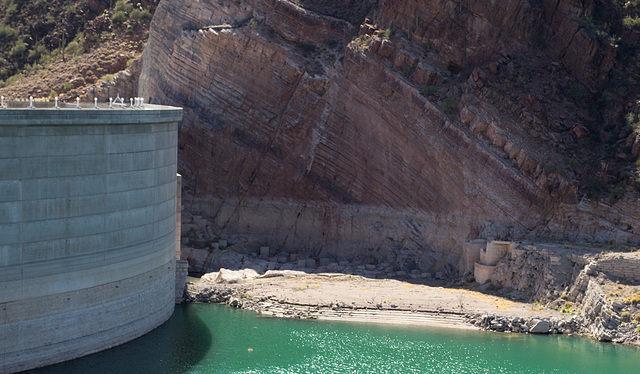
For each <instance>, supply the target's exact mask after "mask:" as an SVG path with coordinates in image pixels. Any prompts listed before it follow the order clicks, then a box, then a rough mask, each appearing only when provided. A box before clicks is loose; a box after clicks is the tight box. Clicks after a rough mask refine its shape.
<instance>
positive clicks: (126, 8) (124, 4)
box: [114, 0, 133, 13]
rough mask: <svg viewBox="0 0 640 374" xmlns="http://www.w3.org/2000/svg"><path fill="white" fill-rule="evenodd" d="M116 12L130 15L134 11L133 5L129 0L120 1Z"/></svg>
mask: <svg viewBox="0 0 640 374" xmlns="http://www.w3.org/2000/svg"><path fill="white" fill-rule="evenodd" d="M114 10H115V11H116V13H117V12H123V13H129V12H131V11H132V10H133V4H130V3H129V2H128V1H127V0H120V1H118V2H117V3H116V6H115V8H114Z"/></svg>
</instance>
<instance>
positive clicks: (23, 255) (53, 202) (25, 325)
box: [0, 100, 182, 373]
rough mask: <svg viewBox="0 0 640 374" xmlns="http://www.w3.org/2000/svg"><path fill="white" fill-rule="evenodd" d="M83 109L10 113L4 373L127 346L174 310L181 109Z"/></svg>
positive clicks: (4, 212)
mask: <svg viewBox="0 0 640 374" xmlns="http://www.w3.org/2000/svg"><path fill="white" fill-rule="evenodd" d="M131 104H133V102H132V103H131ZM83 105H84V106H86V107H84V108H83ZM83 105H81V104H80V103H77V104H76V103H73V104H71V105H61V107H58V105H57V104H56V107H57V108H54V107H53V104H52V103H51V104H48V105H47V106H48V107H46V108H45V107H44V104H42V103H41V104H40V105H38V104H37V103H32V104H31V105H29V103H28V102H27V103H24V102H23V103H13V105H5V103H4V102H3V105H2V108H1V109H0V373H13V372H18V371H22V370H28V369H31V368H35V367H40V366H45V365H49V364H53V363H57V362H61V361H65V360H69V359H73V358H76V357H80V356H83V355H87V354H90V353H93V352H97V351H100V350H103V349H106V348H110V347H113V346H115V345H118V344H122V343H124V342H127V341H129V340H132V339H134V338H136V337H139V336H141V335H143V334H145V333H147V332H149V331H150V330H152V329H154V328H156V327H157V326H159V325H160V324H162V323H163V322H165V321H166V320H167V319H168V318H169V317H170V316H171V314H172V313H173V309H174V300H175V299H174V295H175V271H176V269H175V267H176V238H177V234H178V233H177V228H176V202H177V189H176V183H177V176H176V164H177V137H178V133H177V127H178V122H179V121H180V120H181V118H182V109H180V108H175V107H166V106H158V105H144V102H143V101H142V100H136V104H135V105H129V103H126V105H125V104H124V103H123V104H117V105H113V106H112V107H108V106H106V105H105V106H98V105H97V104H95V106H94V104H93V103H91V104H83ZM7 106H8V107H9V108H7ZM20 106H21V108H20ZM17 107H18V108H17Z"/></svg>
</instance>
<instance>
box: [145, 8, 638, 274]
mask: <svg viewBox="0 0 640 374" xmlns="http://www.w3.org/2000/svg"><path fill="white" fill-rule="evenodd" d="M303 3H304V2H303ZM354 3H358V4H360V3H361V2H358V1H355V2H354ZM463 3H465V4H463V7H464V9H463V11H462V12H460V10H459V9H458V8H457V6H456V5H457V4H458V2H451V1H436V2H429V4H428V7H427V4H426V2H419V1H408V2H398V1H390V0H389V1H381V2H380V3H379V7H378V9H379V12H377V13H376V12H374V14H377V17H378V18H379V19H378V20H377V22H378V24H379V25H381V26H379V28H384V27H386V24H387V22H386V21H387V20H393V21H394V24H395V25H396V27H397V29H398V31H397V32H398V33H400V32H407V31H408V29H409V27H411V24H412V22H413V23H414V24H417V25H418V26H419V27H416V28H412V31H411V32H410V34H411V38H418V40H419V41H415V40H414V41H413V42H412V41H411V40H413V39H409V38H407V37H404V38H402V37H392V38H385V37H382V36H380V35H378V33H376V32H375V30H376V26H375V25H372V24H370V23H367V24H366V25H364V26H363V27H361V32H362V34H361V35H362V37H363V39H361V40H363V42H362V43H357V42H352V43H351V44H349V45H347V42H348V41H349V40H350V38H349V37H347V35H348V34H349V32H350V30H355V29H356V28H357V27H358V26H360V25H350V24H349V23H348V22H346V21H345V20H341V19H337V18H334V17H331V16H325V15H322V14H319V13H315V12H313V11H311V10H308V9H303V8H301V7H299V6H297V5H296V4H294V3H291V2H288V1H276V0H243V1H237V2H230V3H224V2H217V1H212V0H204V1H172V0H169V1H163V2H162V3H161V4H160V6H159V7H158V9H157V11H156V13H155V16H154V20H153V23H152V27H151V32H150V38H149V42H148V47H147V48H146V50H145V54H144V59H143V61H144V66H143V69H142V74H141V77H140V80H139V82H140V83H139V90H140V92H141V95H142V96H144V97H145V98H151V101H152V102H154V103H163V104H170V105H177V106H182V107H184V108H185V111H184V113H185V114H184V120H183V123H182V127H181V129H180V134H179V136H180V140H179V149H180V150H179V158H180V160H179V163H180V167H179V169H180V170H179V171H180V173H181V174H182V175H183V178H184V186H185V191H184V195H183V201H184V203H185V207H186V208H187V209H190V210H191V211H194V212H201V213H202V215H203V216H207V217H210V218H211V222H212V223H213V224H214V225H216V227H217V228H218V230H219V231H220V232H227V233H233V234H236V235H243V236H245V237H246V238H247V239H248V241H249V242H255V243H256V246H258V245H259V244H258V243H265V244H268V245H270V246H272V247H281V248H284V249H285V250H286V249H291V250H292V251H307V252H309V253H316V254H317V253H318V252H320V251H322V252H323V255H326V256H334V257H338V255H340V257H341V258H345V257H346V258H348V257H349V253H353V254H354V256H355V255H356V254H359V253H363V251H370V252H371V251H380V250H381V249H384V250H390V249H395V250H397V249H407V250H409V251H412V253H415V254H416V256H415V260H414V261H422V262H424V264H421V266H420V268H421V269H424V268H430V269H433V270H438V269H442V268H443V267H444V266H445V265H447V264H454V265H455V264H457V262H458V260H459V256H460V251H461V245H460V243H461V241H462V240H464V239H467V238H475V237H477V236H479V235H481V234H483V233H491V232H499V233H500V236H501V237H503V238H522V237H531V236H535V235H541V234H542V235H544V236H545V237H551V238H564V237H566V235H569V233H570V234H571V235H573V236H574V238H577V239H590V240H606V239H612V238H615V240H616V241H623V242H624V241H637V240H638V235H637V232H638V224H637V222H638V220H637V214H635V213H633V214H631V215H630V216H625V217H623V218H621V217H622V215H620V214H619V213H618V212H617V211H616V209H613V208H606V209H608V210H606V211H605V212H604V213H602V212H601V210H603V209H604V208H601V207H599V206H598V205H597V204H592V205H589V203H583V204H582V205H576V202H577V196H576V188H575V186H573V185H572V181H571V180H570V178H567V177H566V176H563V175H560V174H559V173H554V172H550V171H548V170H545V163H546V161H548V159H553V158H554V157H556V156H557V155H558V153H557V152H558V151H557V150H555V148H550V147H549V146H546V148H545V144H546V142H548V141H549V138H548V137H542V138H540V139H538V138H536V139H538V140H536V141H534V142H530V141H529V138H535V135H536V134H538V132H537V131H536V130H535V129H534V127H535V126H536V125H537V123H538V122H539V123H540V126H546V122H544V123H543V122H541V121H540V120H538V119H537V118H538V117H540V115H538V117H536V116H533V115H532V116H531V117H530V118H531V119H530V121H531V122H530V126H529V127H528V130H526V131H525V130H517V129H518V128H519V127H520V122H519V121H520V120H521V119H520V117H518V116H519V115H520V113H502V112H501V109H500V106H499V105H493V104H491V105H487V104H485V103H486V102H487V101H486V100H485V99H486V97H493V99H494V100H495V102H497V103H499V102H501V101H503V98H504V97H505V96H504V95H506V94H505V93H504V92H502V91H500V92H498V93H495V92H494V91H490V92H489V94H487V93H486V92H487V91H486V90H490V89H491V88H490V87H489V86H487V85H490V84H491V82H493V81H492V79H490V77H487V76H486V75H487V74H494V72H495V74H499V73H500V71H507V72H509V69H513V67H512V66H510V64H511V65H513V64H512V63H510V61H509V57H504V56H503V57H500V59H501V61H498V62H497V63H496V64H493V65H491V64H489V65H486V66H485V67H484V68H483V69H480V70H477V71H475V70H474V72H475V73H474V74H471V76H470V77H471V78H470V81H469V83H468V84H463V85H461V84H460V83H459V82H458V83H456V82H454V81H456V79H459V78H456V77H459V75H455V74H459V73H457V72H456V71H457V70H459V69H461V68H463V67H464V66H466V65H467V64H471V63H476V62H478V63H479V62H480V61H483V60H486V59H489V58H491V57H492V56H494V55H495V54H496V53H498V51H505V50H518V49H520V48H523V47H524V46H526V45H527V44H528V43H530V39H531V38H532V37H533V35H534V34H535V32H537V31H538V30H539V29H540V28H541V27H542V28H551V31H549V32H550V33H552V34H553V33H554V30H556V29H557V28H558V27H561V26H562V25H563V24H562V22H560V23H559V24H558V25H557V27H556V26H554V23H553V22H551V21H549V20H550V19H552V18H553V17H559V16H557V14H560V13H558V12H559V10H558V11H556V12H552V16H553V17H551V16H550V15H548V14H547V13H548V12H547V11H546V9H547V5H544V7H543V8H535V9H534V8H532V7H531V6H530V5H529V2H527V1H515V0H513V1H508V2H506V3H504V4H502V5H500V6H501V8H500V9H499V11H494V8H492V7H491V6H489V5H486V4H485V5H484V6H481V5H478V4H476V3H477V2H474V3H472V4H466V2H463ZM561 3H562V4H564V3H565V2H561ZM496 6H497V5H496ZM427 8H428V12H427V11H426V9H427ZM558 9H560V8H558ZM421 10H425V12H422V11H421ZM416 14H418V16H416ZM563 14H567V15H569V14H571V12H570V11H566V12H565V13H563ZM550 17H551V18H550ZM445 19H446V20H447V22H438V21H439V20H445ZM553 19H554V20H555V18H553ZM458 22H462V25H463V26H464V27H462V29H460V28H459V27H458V26H460V25H459V24H458ZM365 26H366V27H365ZM554 27H556V28H554ZM403 30H405V31H403ZM460 30H463V32H461V31H460ZM438 32H440V34H438V35H442V37H439V38H435V37H431V36H430V35H435V34H437V33H438ZM554 35H556V36H557V37H558V38H560V35H559V34H558V32H557V31H555V34H554ZM365 36H366V37H365ZM463 36H464V37H463ZM367 38H369V39H370V40H368V39H367ZM574 39H575V38H574ZM366 40H368V41H366ZM407 40H408V41H407ZM572 40H573V39H572ZM427 42H429V43H431V47H429V48H433V49H434V50H437V53H436V52H429V53H425V54H422V53H416V52H415V50H414V48H419V49H422V47H421V44H420V43H427ZM569 44H570V43H569ZM581 46H582V44H581ZM566 48H569V47H566ZM599 48H600V47H598V48H592V49H594V50H597V51H599V50H600V49H599ZM553 51H555V49H553ZM554 53H555V52H554ZM566 55H568V54H567V53H563V56H566ZM563 58H564V57H563ZM584 61H585V60H584V59H582V60H580V62H584ZM603 61H604V60H603ZM563 62H564V60H563ZM603 64H604V63H603ZM603 64H600V65H598V64H590V66H592V65H593V66H595V68H594V69H595V71H593V72H586V73H584V74H585V76H586V77H587V79H593V80H597V79H598V74H599V72H600V71H601V70H603V69H606V66H605V65H603ZM405 67H406V68H405ZM576 69H577V68H576ZM577 70H580V69H577ZM580 74H582V73H580ZM496 76H498V77H499V75H496ZM567 79H568V78H567ZM462 81H463V82H464V81H465V80H462ZM498 81H499V78H496V79H495V82H498ZM423 84H441V85H442V87H443V88H440V87H439V88H438V89H439V90H441V91H442V92H440V93H438V94H442V95H441V96H443V95H444V94H445V93H450V94H455V95H458V96H459V97H460V98H461V100H460V101H459V102H458V105H457V106H454V107H453V108H450V109H449V110H448V113H445V112H444V111H443V109H442V106H441V105H439V104H438V101H437V100H430V99H427V98H426V97H424V96H422V95H421V94H420V92H419V88H420V85H423ZM447 87H450V88H447ZM482 90H485V91H482ZM483 92H485V93H483ZM496 92H497V91H496ZM491 95H493V96H491ZM501 95H502V96H501ZM512 100H517V99H512ZM522 103H523V104H522V105H525V106H526V107H527V108H538V109H537V110H538V112H540V111H541V110H542V109H543V105H542V104H541V103H540V101H539V100H538V99H536V98H535V97H531V99H530V100H528V101H527V100H523V101H522ZM514 105H515V104H514ZM513 108H514V109H513V110H514V111H517V112H520V109H518V108H519V107H516V106H513ZM531 112H532V113H536V112H535V111H534V110H532V111H531ZM505 118H506V119H505ZM545 118H546V117H545ZM570 119H572V118H569V119H568V120H566V122H567V123H569V122H570V121H569V120H570ZM528 121H529V120H528ZM536 121H538V122H536ZM545 121H546V120H545ZM503 122H504V123H503ZM547 122H551V121H547ZM522 127H524V126H522ZM573 127H575V126H568V127H567V130H566V131H568V132H570V133H573V132H572V128H573ZM532 134H533V135H532ZM563 136H564V135H563ZM566 136H570V135H566ZM538 137H540V136H539V135H538ZM594 214H595V215H594ZM580 215H585V216H590V217H596V218H595V219H593V222H590V225H589V226H588V227H583V226H582V225H581V222H579V221H576V220H575V219H572V217H573V218H575V217H577V216H580ZM615 220H618V223H612V221H615ZM620 220H622V221H620ZM623 224H624V225H625V226H624V229H621V225H623ZM421 254H426V255H425V256H422V257H421Z"/></svg>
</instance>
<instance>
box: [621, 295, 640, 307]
mask: <svg viewBox="0 0 640 374" xmlns="http://www.w3.org/2000/svg"><path fill="white" fill-rule="evenodd" d="M622 301H623V302H624V303H625V304H638V303H640V295H638V294H637V293H634V294H633V295H631V296H629V297H627V298H626V299H624V300H622Z"/></svg>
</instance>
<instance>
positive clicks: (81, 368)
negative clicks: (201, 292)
mask: <svg viewBox="0 0 640 374" xmlns="http://www.w3.org/2000/svg"><path fill="white" fill-rule="evenodd" d="M638 372H640V349H638V348H635V347H626V346H619V345H614V344H607V343H598V342H595V341H592V340H589V339H585V338H577V337H568V336H561V335H548V336H534V335H525V334H500V333H489V332H481V331H468V330H454V329H434V328H416V327H402V326H395V325H394V326H384V325H372V324H358V323H341V322H323V321H302V320H291V319H277V318H270V317H261V316H259V315H257V314H255V313H253V312H247V311H242V310H237V309H232V308H230V307H227V306H224V305H216V304H189V305H180V306H176V311H175V313H174V315H173V316H172V317H171V319H170V320H169V321H168V322H167V323H165V324H164V325H162V326H161V327H159V328H158V329H156V330H154V331H153V332H151V333H149V334H147V335H146V336H143V337H141V338H139V339H136V340H134V341H132V342H130V343H127V344H125V345H122V346H120V347H116V348H113V349H110V350H107V351H104V352H100V353H97V354H94V355H91V356H88V357H84V358H81V359H77V360H73V361H70V362H66V363H62V364H58V365H54V366H51V367H48V368H43V369H38V370H34V371H31V372H29V373H30V374H35V373H38V374H44V373H91V374H96V373H97V374H100V373H105V374H107V373H108V374H116V373H117V374H120V373H167V374H178V373H194V374H195V373H198V374H208V373H638Z"/></svg>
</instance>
